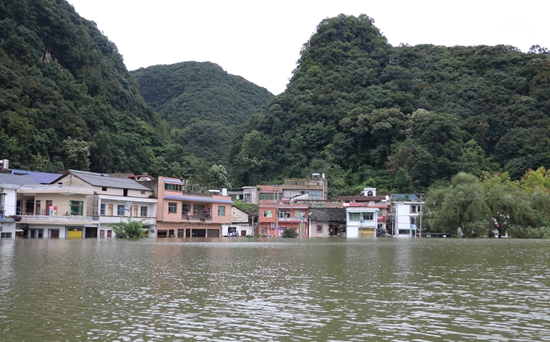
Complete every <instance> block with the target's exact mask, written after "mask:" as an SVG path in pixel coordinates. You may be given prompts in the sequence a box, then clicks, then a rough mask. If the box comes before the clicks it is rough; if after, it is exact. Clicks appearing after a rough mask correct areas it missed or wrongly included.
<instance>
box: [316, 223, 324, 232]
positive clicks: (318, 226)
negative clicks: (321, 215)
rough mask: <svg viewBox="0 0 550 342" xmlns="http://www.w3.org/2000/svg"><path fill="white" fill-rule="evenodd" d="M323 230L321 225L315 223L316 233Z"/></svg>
mask: <svg viewBox="0 0 550 342" xmlns="http://www.w3.org/2000/svg"><path fill="white" fill-rule="evenodd" d="M322 232H323V226H322V225H320V224H318V225H317V233H322Z"/></svg>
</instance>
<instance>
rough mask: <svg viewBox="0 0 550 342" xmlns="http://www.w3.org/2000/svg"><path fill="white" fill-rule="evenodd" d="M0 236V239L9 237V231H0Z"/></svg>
mask: <svg viewBox="0 0 550 342" xmlns="http://www.w3.org/2000/svg"><path fill="white" fill-rule="evenodd" d="M0 238H2V239H11V232H10V233H0Z"/></svg>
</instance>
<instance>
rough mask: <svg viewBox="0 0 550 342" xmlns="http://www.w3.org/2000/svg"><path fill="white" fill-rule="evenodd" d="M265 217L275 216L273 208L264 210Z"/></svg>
mask: <svg viewBox="0 0 550 342" xmlns="http://www.w3.org/2000/svg"><path fill="white" fill-rule="evenodd" d="M264 217H273V211H272V210H264Z"/></svg>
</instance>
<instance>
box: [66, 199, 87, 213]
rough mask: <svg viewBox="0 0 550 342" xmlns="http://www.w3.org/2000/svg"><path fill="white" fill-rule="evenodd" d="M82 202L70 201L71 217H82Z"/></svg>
mask: <svg viewBox="0 0 550 342" xmlns="http://www.w3.org/2000/svg"><path fill="white" fill-rule="evenodd" d="M83 204H84V203H83V202H82V201H69V210H70V212H69V215H78V216H82V207H83Z"/></svg>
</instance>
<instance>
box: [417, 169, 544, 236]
mask: <svg viewBox="0 0 550 342" xmlns="http://www.w3.org/2000/svg"><path fill="white" fill-rule="evenodd" d="M548 189H550V171H548V170H546V169H545V168H544V167H540V168H538V169H537V170H536V171H534V170H529V171H527V172H526V173H525V174H524V175H523V177H522V178H521V179H519V180H515V181H514V180H512V179H511V177H510V175H509V174H508V173H507V172H504V173H502V174H493V175H491V174H490V173H488V172H483V174H482V176H481V177H480V178H478V177H476V176H474V175H471V174H467V173H459V174H458V175H456V176H454V177H453V178H452V180H451V181H450V182H449V184H446V185H438V186H435V187H434V188H433V189H432V190H430V192H429V193H428V197H427V200H426V206H425V210H424V211H423V212H424V218H425V221H424V222H426V227H427V230H428V231H431V232H447V233H452V234H458V235H463V236H467V237H475V236H498V237H502V236H511V237H519V238H550V193H549V192H548Z"/></svg>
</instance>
